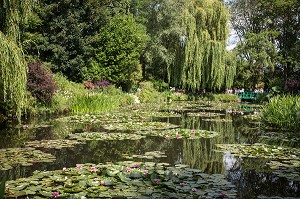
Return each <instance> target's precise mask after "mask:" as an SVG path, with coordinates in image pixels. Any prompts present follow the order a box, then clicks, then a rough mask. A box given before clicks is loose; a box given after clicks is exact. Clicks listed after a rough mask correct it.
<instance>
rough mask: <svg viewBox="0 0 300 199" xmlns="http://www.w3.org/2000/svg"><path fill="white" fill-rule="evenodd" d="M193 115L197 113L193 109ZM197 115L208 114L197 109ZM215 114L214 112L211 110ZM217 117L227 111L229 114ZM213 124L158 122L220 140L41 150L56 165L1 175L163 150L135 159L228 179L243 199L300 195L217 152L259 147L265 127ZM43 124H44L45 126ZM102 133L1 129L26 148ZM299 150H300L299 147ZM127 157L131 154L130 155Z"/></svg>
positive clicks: (251, 163)
mask: <svg viewBox="0 0 300 199" xmlns="http://www.w3.org/2000/svg"><path fill="white" fill-rule="evenodd" d="M188 111H192V109H188ZM197 111H203V110H202V109H201V107H197ZM205 111H211V110H205ZM212 111H213V112H218V113H220V112H222V113H225V111H224V110H221V111H216V110H212ZM213 118H214V120H213V121H209V120H206V119H207V117H200V116H188V115H187V114H186V112H182V116H181V117H170V118H154V120H155V121H162V122H169V123H172V124H176V125H179V126H180V127H181V128H188V129H204V130H209V131H216V132H219V133H220V136H218V137H215V138H212V139H199V140H189V139H172V140H166V139H164V138H159V137H146V138H144V139H141V140H122V141H118V140H111V141H87V142H86V143H83V144H80V145H76V146H75V147H72V148H63V149H61V150H55V149H41V150H42V151H44V152H47V153H51V154H53V155H55V157H56V161H54V162H51V163H35V164H34V165H33V166H31V167H22V166H18V165H17V166H15V167H14V169H12V170H8V171H0V178H1V177H2V176H7V177H8V179H16V178H22V177H27V176H29V175H31V174H32V173H33V172H34V171H35V170H56V169H62V168H63V167H74V166H75V165H76V164H79V163H95V164H96V163H100V162H102V163H104V162H117V161H122V160H126V157H129V156H132V155H142V154H145V153H146V152H149V151H162V152H164V153H165V155H166V157H163V158H159V159H133V160H134V161H154V162H167V163H169V164H171V165H175V164H187V165H189V166H190V167H191V168H196V169H200V170H202V171H203V172H205V173H211V174H212V173H219V174H225V175H226V176H227V177H228V179H229V180H231V181H233V182H234V183H235V184H236V185H237V188H238V192H239V193H238V194H239V198H257V197H258V196H259V195H265V196H291V197H292V196H293V197H296V196H300V193H299V182H294V181H291V180H287V179H286V178H281V177H278V176H276V175H274V174H272V170H270V169H269V168H267V167H265V165H266V161H267V160H261V159H255V158H252V159H250V158H248V159H245V158H244V159H240V158H236V157H234V156H232V155H231V154H230V153H228V152H226V153H221V152H217V151H216V146H215V144H226V143H228V144H232V143H250V144H251V143H256V142H258V141H259V137H260V135H261V134H263V133H264V132H263V131H262V130H261V126H260V124H259V123H253V122H251V121H250V120H249V119H245V118H243V117H242V116H241V115H229V114H227V115H218V116H214V117H213ZM41 124H42V125H41ZM87 130H89V131H94V130H97V131H101V126H89V125H84V124H74V123H61V122H56V121H53V120H47V121H46V122H44V121H35V122H32V123H29V122H28V128H22V127H19V128H13V127H12V125H11V126H8V127H7V128H4V127H3V126H2V129H0V136H1V139H0V148H8V147H24V146H25V143H26V142H28V141H32V140H42V139H65V138H67V137H68V135H69V134H70V133H77V132H82V131H87ZM297 146H298V145H297ZM125 154H126V155H125Z"/></svg>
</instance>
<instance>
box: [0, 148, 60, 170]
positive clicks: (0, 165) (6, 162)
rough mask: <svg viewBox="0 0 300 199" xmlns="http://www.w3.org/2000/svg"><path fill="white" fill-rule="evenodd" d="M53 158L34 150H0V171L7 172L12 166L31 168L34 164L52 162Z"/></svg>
mask: <svg viewBox="0 0 300 199" xmlns="http://www.w3.org/2000/svg"><path fill="white" fill-rule="evenodd" d="M54 160H55V157H54V156H53V155H51V154H48V153H44V152H42V151H40V150H37V149H35V148H30V147H26V148H7V149H0V170H9V169H12V168H13V166H15V165H17V164H20V165H22V166H31V165H32V164H33V163H34V162H52V161H54Z"/></svg>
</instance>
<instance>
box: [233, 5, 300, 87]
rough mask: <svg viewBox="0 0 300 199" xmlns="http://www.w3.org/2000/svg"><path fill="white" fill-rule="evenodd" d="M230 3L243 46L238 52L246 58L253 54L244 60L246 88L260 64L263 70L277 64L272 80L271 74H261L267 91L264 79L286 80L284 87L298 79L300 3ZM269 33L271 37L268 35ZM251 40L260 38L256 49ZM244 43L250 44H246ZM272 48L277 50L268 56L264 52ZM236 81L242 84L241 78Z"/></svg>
mask: <svg viewBox="0 0 300 199" xmlns="http://www.w3.org/2000/svg"><path fill="white" fill-rule="evenodd" d="M228 2H229V3H228V4H229V8H230V11H231V13H232V15H231V16H232V17H231V24H232V26H233V28H234V30H235V31H236V33H237V35H238V38H239V40H240V42H241V45H242V46H244V47H243V48H239V49H238V53H239V54H240V55H244V57H245V56H247V54H252V56H251V58H248V59H246V60H244V61H245V62H246V63H243V64H242V68H240V71H239V74H243V73H244V74H243V75H244V77H246V81H245V83H244V84H245V85H247V84H248V81H249V79H251V77H253V78H254V76H255V75H254V71H257V70H256V69H257V66H258V65H260V68H261V69H265V67H266V66H267V65H269V66H271V65H274V72H273V73H271V74H269V77H268V75H267V77H266V73H265V72H264V74H259V75H260V77H259V80H258V81H263V82H264V83H266V85H265V88H268V86H269V85H268V84H269V82H268V81H265V80H266V79H269V80H270V81H272V79H273V77H275V78H281V79H283V80H284V82H283V83H284V84H287V82H289V81H291V80H295V79H299V77H300V72H299V71H300V70H299V69H300V68H299V67H300V62H299V56H298V55H297V53H296V52H298V53H299V38H300V35H299V34H300V29H299V28H300V27H299V13H300V2H299V1H298V0H289V1H285V0H255V1H253V0H230V1H228ZM266 33H272V34H271V35H268V36H267V35H265V34H266ZM273 33H276V34H273ZM251 37H252V39H251V40H252V41H255V38H257V41H256V42H255V43H256V45H255V46H253V44H251V43H252V42H250V40H249V39H250V38H251ZM259 38H261V39H259ZM245 40H248V41H246V42H245ZM258 41H259V42H258ZM249 42H250V44H249ZM271 45H273V46H274V47H275V49H276V51H275V52H274V50H270V51H269V52H268V53H265V52H267V51H265V50H268V49H267V48H269V49H270V47H271ZM251 46H252V47H251ZM262 47H263V48H262ZM271 48H273V47H271ZM264 49H265V50H264ZM297 50H298V51H297ZM264 51H265V52H264ZM270 52H271V53H270ZM260 53H261V54H260ZM254 62H255V63H254ZM257 63H260V64H257ZM261 63H263V64H261ZM266 63H268V64H266ZM271 63H272V64H271ZM253 64H254V65H253ZM245 65H248V67H245ZM249 66H250V67H251V68H249ZM252 66H253V69H252ZM266 72H267V73H269V72H270V71H268V70H267V71H266ZM236 80H237V82H243V77H242V75H239V76H238V78H237V79H236ZM279 86H280V85H279ZM283 87H284V85H283Z"/></svg>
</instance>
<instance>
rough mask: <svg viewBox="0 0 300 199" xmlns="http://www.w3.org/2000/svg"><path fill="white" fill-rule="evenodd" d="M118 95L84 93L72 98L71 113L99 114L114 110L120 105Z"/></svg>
mask: <svg viewBox="0 0 300 199" xmlns="http://www.w3.org/2000/svg"><path fill="white" fill-rule="evenodd" d="M120 99H121V96H120V95H106V94H103V93H85V94H82V95H76V96H75V97H74V98H73V103H72V106H71V110H72V112H73V113H101V112H109V111H113V110H116V109H117V108H118V107H119V105H120V101H121V100H120Z"/></svg>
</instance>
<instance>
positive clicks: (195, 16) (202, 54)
mask: <svg viewBox="0 0 300 199" xmlns="http://www.w3.org/2000/svg"><path fill="white" fill-rule="evenodd" d="M181 14H182V17H181V29H182V32H181V34H180V35H178V37H179V39H180V40H181V41H180V42H178V44H177V45H176V46H175V48H176V58H175V59H174V62H173V63H172V64H171V65H170V67H168V80H169V82H170V83H171V84H172V85H174V86H177V87H182V88H185V89H188V90H192V91H197V90H200V89H209V90H220V89H221V88H222V87H225V82H226V86H228V87H229V86H231V85H230V84H231V83H232V81H233V77H234V75H233V74H234V72H235V67H231V66H228V65H227V64H226V63H228V62H227V60H226V39H227V37H228V28H227V25H228V23H227V22H228V16H229V14H228V12H227V9H226V7H225V6H224V4H223V3H222V2H221V1H218V0H188V1H186V2H185V4H184V5H183V6H182V7H181Z"/></svg>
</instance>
